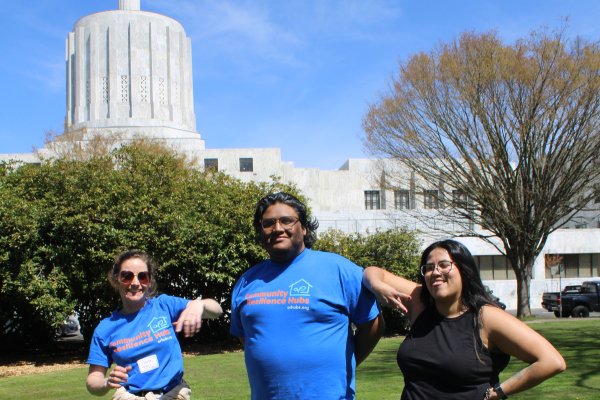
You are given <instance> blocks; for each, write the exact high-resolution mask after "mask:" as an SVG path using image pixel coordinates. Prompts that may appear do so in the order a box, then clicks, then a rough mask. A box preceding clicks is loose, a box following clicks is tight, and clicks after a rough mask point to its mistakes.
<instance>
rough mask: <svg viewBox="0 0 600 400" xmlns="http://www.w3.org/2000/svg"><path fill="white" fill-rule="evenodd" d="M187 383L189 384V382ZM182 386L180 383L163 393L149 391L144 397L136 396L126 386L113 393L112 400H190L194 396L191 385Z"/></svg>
mask: <svg viewBox="0 0 600 400" xmlns="http://www.w3.org/2000/svg"><path fill="white" fill-rule="evenodd" d="M185 385H186V386H187V383H186V384H185ZM181 386H182V385H178V386H176V387H175V388H173V389H172V390H171V391H170V392H168V393H165V394H163V395H160V394H154V393H152V392H149V393H147V394H146V395H145V396H144V397H141V396H136V395H135V394H132V393H129V392H128V391H127V390H125V388H124V387H120V388H118V389H117V391H116V392H115V394H114V395H113V397H112V400H190V399H191V397H192V391H191V389H190V388H189V387H185V386H184V387H181Z"/></svg>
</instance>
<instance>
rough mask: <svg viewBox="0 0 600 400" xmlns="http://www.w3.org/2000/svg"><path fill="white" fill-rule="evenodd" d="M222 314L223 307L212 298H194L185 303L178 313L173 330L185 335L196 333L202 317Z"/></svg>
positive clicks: (206, 317)
mask: <svg viewBox="0 0 600 400" xmlns="http://www.w3.org/2000/svg"><path fill="white" fill-rule="evenodd" d="M221 314H223V309H222V308H221V306H220V305H219V303H217V302H216V301H215V300H213V299H196V300H191V301H189V302H188V303H187V306H186V307H185V309H184V310H183V311H182V312H181V314H179V318H178V319H177V322H175V324H174V325H175V332H178V333H179V332H181V331H182V330H183V335H184V336H185V337H190V336H193V335H195V334H196V333H198V331H199V330H200V327H201V326H202V320H203V319H214V318H218V317H219V316H220V315H221Z"/></svg>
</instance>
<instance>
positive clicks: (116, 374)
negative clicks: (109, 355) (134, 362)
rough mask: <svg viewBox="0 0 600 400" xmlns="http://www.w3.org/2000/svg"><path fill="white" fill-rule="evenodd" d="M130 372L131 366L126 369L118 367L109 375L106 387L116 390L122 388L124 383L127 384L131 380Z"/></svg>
mask: <svg viewBox="0 0 600 400" xmlns="http://www.w3.org/2000/svg"><path fill="white" fill-rule="evenodd" d="M129 371H131V365H128V366H126V367H121V366H120V365H116V366H115V367H114V368H113V370H112V371H110V374H108V378H107V380H106V385H107V386H109V387H111V388H114V389H118V388H120V387H121V386H122V385H123V383H126V382H127V379H128V378H129V374H128V373H129Z"/></svg>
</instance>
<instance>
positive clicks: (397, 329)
mask: <svg viewBox="0 0 600 400" xmlns="http://www.w3.org/2000/svg"><path fill="white" fill-rule="evenodd" d="M314 248H315V249H316V250H323V251H330V252H333V253H337V254H340V255H342V256H344V257H346V258H348V259H349V260H351V261H353V262H354V263H356V264H358V265H361V266H363V267H367V266H369V265H376V266H380V267H381V268H385V269H386V270H388V271H390V272H392V273H394V274H396V275H399V276H403V277H405V278H407V279H410V280H413V281H416V280H417V279H418V273H419V272H418V271H419V267H418V265H419V250H420V242H419V240H418V239H417V235H416V232H411V231H408V230H405V229H390V230H387V231H377V232H375V233H373V234H371V235H361V234H359V233H351V234H345V233H343V232H342V231H339V230H335V229H330V230H327V231H325V232H324V233H321V234H320V235H319V238H318V240H317V241H316V243H315V245H314ZM383 315H384V318H385V321H386V332H387V333H396V334H398V333H405V332H406V329H407V327H408V321H407V319H406V316H404V315H402V314H401V313H400V312H399V311H397V310H391V309H388V308H386V309H384V310H383Z"/></svg>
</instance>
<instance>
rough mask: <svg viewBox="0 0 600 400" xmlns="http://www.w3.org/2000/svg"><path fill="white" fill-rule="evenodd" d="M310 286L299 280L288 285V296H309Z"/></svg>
mask: <svg viewBox="0 0 600 400" xmlns="http://www.w3.org/2000/svg"><path fill="white" fill-rule="evenodd" d="M311 287H312V285H311V284H310V283H308V282H307V281H306V280H304V279H300V280H299V281H296V282H294V283H292V284H291V285H290V296H310V288H311Z"/></svg>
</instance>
